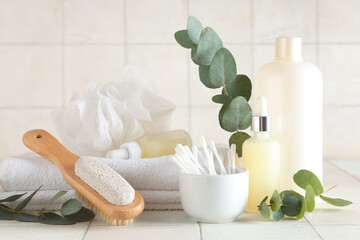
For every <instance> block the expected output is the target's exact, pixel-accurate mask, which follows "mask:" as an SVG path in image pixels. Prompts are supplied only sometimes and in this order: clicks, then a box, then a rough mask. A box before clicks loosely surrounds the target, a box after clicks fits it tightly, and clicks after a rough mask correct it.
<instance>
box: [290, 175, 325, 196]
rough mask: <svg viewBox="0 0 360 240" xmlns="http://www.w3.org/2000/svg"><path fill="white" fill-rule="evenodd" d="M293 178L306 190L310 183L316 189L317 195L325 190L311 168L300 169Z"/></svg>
mask: <svg viewBox="0 0 360 240" xmlns="http://www.w3.org/2000/svg"><path fill="white" fill-rule="evenodd" d="M293 179H294V181H295V183H296V184H297V185H298V186H299V187H301V188H302V189H304V190H306V186H307V185H310V186H311V187H312V188H313V189H314V193H315V195H316V196H319V195H320V194H321V193H323V192H324V188H323V186H322V185H321V182H320V180H319V178H318V177H317V176H316V175H315V174H314V173H312V172H311V171H309V170H305V169H302V170H300V171H298V172H297V173H295V175H294V177H293Z"/></svg>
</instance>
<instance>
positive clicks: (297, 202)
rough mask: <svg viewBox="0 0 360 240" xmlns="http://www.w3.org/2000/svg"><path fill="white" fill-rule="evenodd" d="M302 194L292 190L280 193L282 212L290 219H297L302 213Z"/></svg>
mask: <svg viewBox="0 0 360 240" xmlns="http://www.w3.org/2000/svg"><path fill="white" fill-rule="evenodd" d="M300 196H301V195H300V194H298V193H297V192H294V191H292V190H285V191H282V192H281V193H280V197H281V199H282V203H283V205H282V206H281V210H282V212H283V213H284V214H286V215H287V216H289V217H295V216H296V215H298V214H299V213H300V211H301V207H302V204H301V198H300Z"/></svg>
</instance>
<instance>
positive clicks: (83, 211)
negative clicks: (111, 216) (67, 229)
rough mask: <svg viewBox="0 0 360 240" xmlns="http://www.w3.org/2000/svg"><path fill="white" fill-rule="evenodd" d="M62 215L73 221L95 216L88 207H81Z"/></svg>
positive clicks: (83, 220)
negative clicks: (69, 213) (72, 212)
mask: <svg viewBox="0 0 360 240" xmlns="http://www.w3.org/2000/svg"><path fill="white" fill-rule="evenodd" d="M64 217H65V218H66V219H69V220H71V221H74V222H85V221H90V220H91V219H93V218H94V217H95V213H94V212H93V211H91V210H90V209H88V208H85V207H82V208H81V210H80V211H78V212H76V213H74V214H71V215H66V216H64Z"/></svg>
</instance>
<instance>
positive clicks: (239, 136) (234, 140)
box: [229, 132, 250, 157]
mask: <svg viewBox="0 0 360 240" xmlns="http://www.w3.org/2000/svg"><path fill="white" fill-rule="evenodd" d="M249 138H250V135H249V134H247V133H245V132H236V133H234V134H233V135H231V137H230V139H229V146H231V145H232V144H235V145H236V153H237V155H238V157H242V146H243V144H244V142H245V141H246V140H247V139H249Z"/></svg>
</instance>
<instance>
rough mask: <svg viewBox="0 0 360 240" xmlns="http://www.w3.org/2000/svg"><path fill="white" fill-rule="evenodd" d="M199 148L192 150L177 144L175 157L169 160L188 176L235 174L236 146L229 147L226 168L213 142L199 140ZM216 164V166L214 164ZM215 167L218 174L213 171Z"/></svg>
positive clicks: (202, 138) (195, 147)
mask: <svg viewBox="0 0 360 240" xmlns="http://www.w3.org/2000/svg"><path fill="white" fill-rule="evenodd" d="M200 144H201V148H198V147H197V146H193V147H192V150H191V149H190V148H189V147H188V146H182V145H181V144H178V145H177V146H176V147H175V152H176V153H175V155H173V156H171V160H172V161H173V162H174V163H175V164H176V165H177V166H178V167H179V168H180V169H181V171H183V172H185V173H190V174H199V175H202V174H203V175H217V174H220V175H225V174H233V173H235V168H236V166H235V154H236V146H235V145H234V144H233V145H231V147H230V149H229V150H228V151H227V167H226V168H225V165H224V156H222V157H220V155H219V153H218V151H217V149H216V145H215V143H214V141H213V140H211V141H210V142H209V147H208V146H207V144H206V140H205V138H204V137H201V138H200ZM215 162H216V164H215ZM215 165H219V168H217V171H218V173H217V172H216V170H215Z"/></svg>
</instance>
